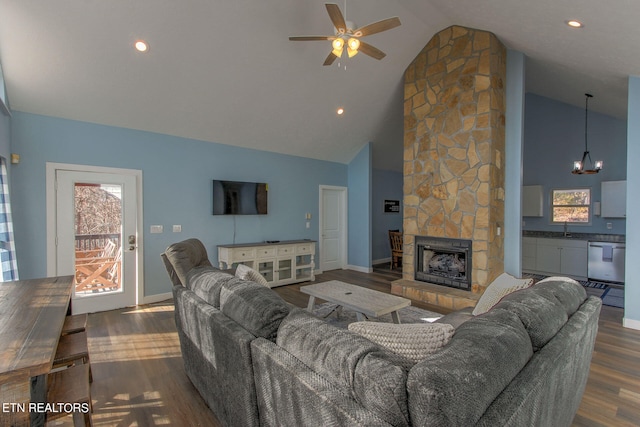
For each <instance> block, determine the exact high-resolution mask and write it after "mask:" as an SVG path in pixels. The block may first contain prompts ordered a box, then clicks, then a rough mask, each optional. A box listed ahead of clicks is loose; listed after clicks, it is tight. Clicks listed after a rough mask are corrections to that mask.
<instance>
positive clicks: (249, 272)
mask: <svg viewBox="0 0 640 427" xmlns="http://www.w3.org/2000/svg"><path fill="white" fill-rule="evenodd" d="M236 277H239V278H240V279H243V280H250V281H252V282H256V283H258V284H260V285H263V286H266V287H267V288H268V287H269V282H267V279H265V278H264V277H262V274H260V273H258V272H257V271H256V270H254V269H253V268H251V267H248V266H246V265H244V264H238V267H237V268H236Z"/></svg>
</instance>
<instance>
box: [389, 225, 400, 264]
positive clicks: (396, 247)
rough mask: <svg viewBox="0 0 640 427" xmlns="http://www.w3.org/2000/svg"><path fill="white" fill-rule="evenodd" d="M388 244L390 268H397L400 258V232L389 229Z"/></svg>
mask: <svg viewBox="0 0 640 427" xmlns="http://www.w3.org/2000/svg"><path fill="white" fill-rule="evenodd" d="M389 244H390V245H391V267H390V268H391V270H393V269H394V268H398V266H399V265H400V260H402V232H401V231H398V230H389Z"/></svg>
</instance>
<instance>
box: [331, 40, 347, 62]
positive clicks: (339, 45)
mask: <svg viewBox="0 0 640 427" xmlns="http://www.w3.org/2000/svg"><path fill="white" fill-rule="evenodd" d="M331 46H332V47H333V50H332V51H331V53H333V54H334V55H335V56H337V57H338V58H340V57H341V56H342V50H343V49H344V40H343V39H342V38H341V37H338V38H337V39H335V40H334V41H333V42H332V43H331Z"/></svg>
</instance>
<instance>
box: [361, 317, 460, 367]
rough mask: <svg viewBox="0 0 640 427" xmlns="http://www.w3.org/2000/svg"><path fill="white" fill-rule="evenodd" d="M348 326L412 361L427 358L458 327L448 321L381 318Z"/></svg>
mask: <svg viewBox="0 0 640 427" xmlns="http://www.w3.org/2000/svg"><path fill="white" fill-rule="evenodd" d="M349 330H350V331H352V332H355V333H357V334H358V335H362V336H363V337H365V338H366V339H368V340H369V341H373V342H375V343H376V344H378V345H381V346H383V347H385V348H387V349H389V350H391V351H392V352H393V353H395V354H397V355H399V356H402V357H403V358H405V359H408V361H409V362H411V363H410V364H408V365H406V367H407V368H411V366H412V365H414V364H416V363H418V362H420V361H422V360H424V359H425V358H426V357H427V356H428V355H430V354H432V353H435V352H436V351H437V350H438V349H440V348H441V347H444V346H445V345H446V344H448V343H449V341H450V340H451V337H452V336H453V333H454V332H455V329H454V328H453V326H451V325H449V324H446V323H412V324H404V325H402V324H401V325H398V324H395V323H381V322H355V323H351V324H350V325H349Z"/></svg>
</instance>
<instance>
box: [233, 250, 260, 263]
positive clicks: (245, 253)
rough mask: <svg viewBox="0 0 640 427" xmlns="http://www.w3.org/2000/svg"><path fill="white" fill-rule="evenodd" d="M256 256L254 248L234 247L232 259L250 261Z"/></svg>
mask: <svg viewBox="0 0 640 427" xmlns="http://www.w3.org/2000/svg"><path fill="white" fill-rule="evenodd" d="M255 257H256V250H255V249H245V248H242V249H234V250H233V260H234V261H250V260H252V259H254V258H255Z"/></svg>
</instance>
